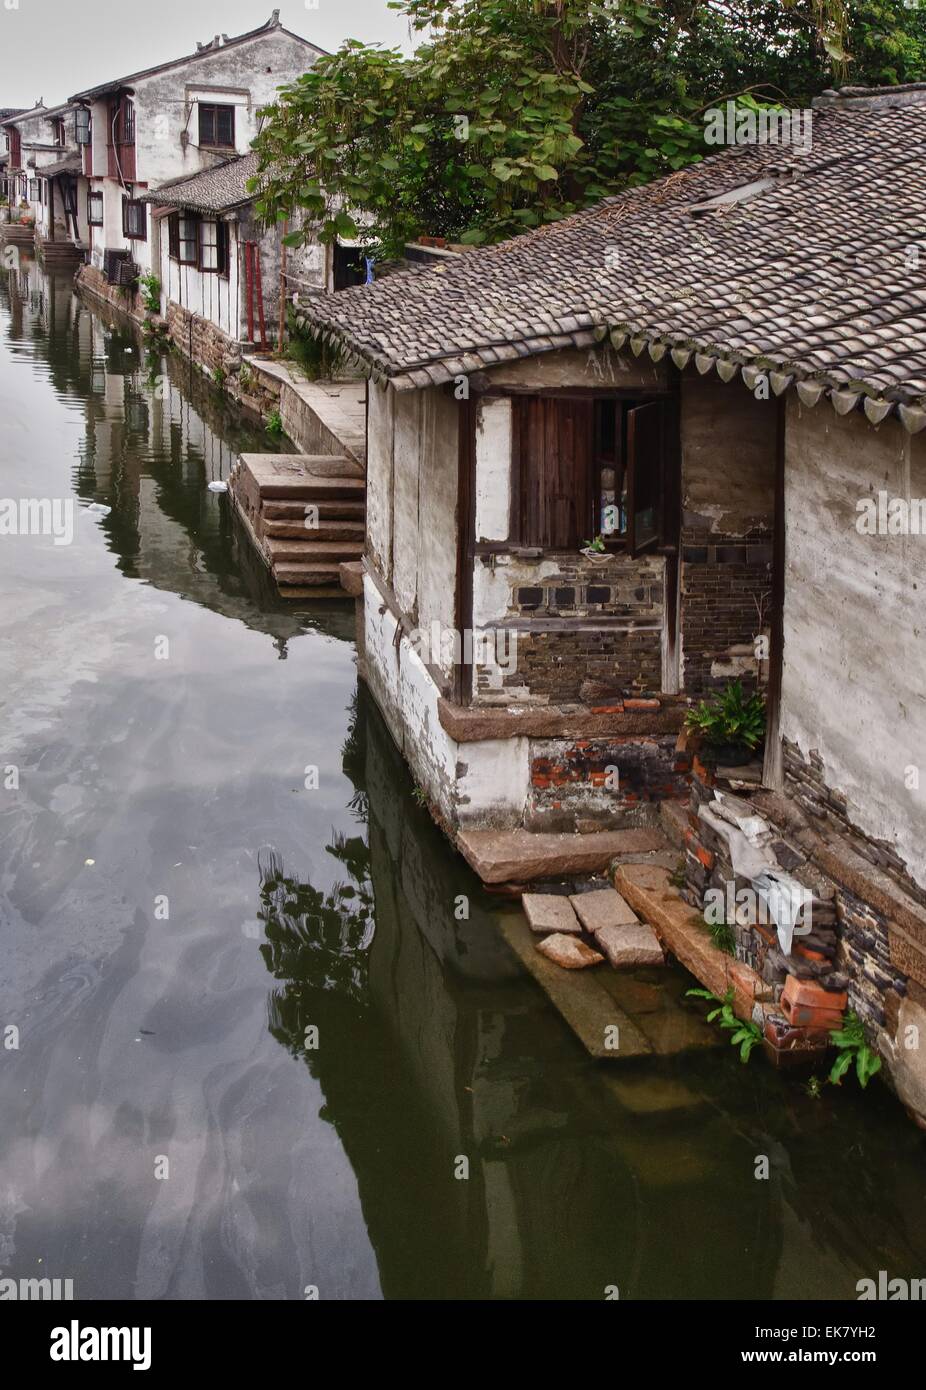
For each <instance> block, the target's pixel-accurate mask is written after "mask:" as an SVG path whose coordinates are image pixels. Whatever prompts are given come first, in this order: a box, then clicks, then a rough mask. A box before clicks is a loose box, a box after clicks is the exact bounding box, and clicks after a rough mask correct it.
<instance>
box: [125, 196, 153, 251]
mask: <svg viewBox="0 0 926 1390" xmlns="http://www.w3.org/2000/svg"><path fill="white" fill-rule="evenodd" d="M122 234H123V236H127V237H130V238H131V239H132V240H133V241H146V240H147V237H148V216H147V209H146V207H145V204H144V203H141V202H139V201H138V199H137V198H123V199H122Z"/></svg>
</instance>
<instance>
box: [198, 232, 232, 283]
mask: <svg viewBox="0 0 926 1390" xmlns="http://www.w3.org/2000/svg"><path fill="white" fill-rule="evenodd" d="M199 268H200V270H203V271H207V272H209V273H211V274H213V275H227V274H228V223H227V222H212V221H209V220H203V221H202V222H201V223H200V224H199Z"/></svg>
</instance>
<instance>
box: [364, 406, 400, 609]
mask: <svg viewBox="0 0 926 1390" xmlns="http://www.w3.org/2000/svg"><path fill="white" fill-rule="evenodd" d="M395 397H396V392H395V390H394V388H393V387H391V386H379V385H378V384H377V383H376V382H374V381H371V382H370V387H369V391H368V394H367V400H368V406H367V555H368V556H369V558H370V561H371V562H372V564H373V565H374V566H375V567H376V569H377V570H378V571H379V573H380V574H381V575H382V577H383V579H384V580H385V581H386V583H387V584H391V583H392V440H393V415H394V404H395Z"/></svg>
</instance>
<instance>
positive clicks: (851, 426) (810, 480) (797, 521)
mask: <svg viewBox="0 0 926 1390" xmlns="http://www.w3.org/2000/svg"><path fill="white" fill-rule="evenodd" d="M786 470H787V471H786V504H785V506H786V518H787V521H786V538H787V539H786V550H787V573H786V580H785V611H784V637H785V641H784V675H783V690H782V717H781V730H782V733H783V734H784V735H785V737H787V738H789V739H791V740H792V741H793V742H795V743H797V744H798V745H799V747H800V749H801V751H802V753H803V754H804V756H805V757H806V756H807V754H808V753H809V752H810V750H811V749H816V750H818V751H819V753H820V756H821V757H822V759H823V762H824V765H825V776H826V780H827V783H828V785H829V786H830V787H831V788H832V789H833V790H835V791H838V792H841V793H842V794H844V795H845V797H846V799H847V802H848V808H849V816H850V819H851V820H852V821H853V822H854V823H855V824H856V825H857V826H858V827H859V828H860V829H861V830H863V831H865V832H866V833H867V834H869V835H872V836H874V837H875V838H877V839H885V840H888V841H891V842H892V843H893V844H894V845H895V846H896V848H897V850H898V852H899V853H900V854H901V856H902V857H903V858H904V859H905V860H906V862H907V864H908V866H909V870H910V873H911V875H912V876H913V878H914V879H915V880H916V881H917V882H918V883H920V884H922V885H924V886H926V849H924V827H926V621H924V597H926V536H879V535H875V536H864V535H860V534H859V533H858V531H857V529H856V519H857V515H858V513H857V510H856V502H857V501H858V500H859V499H860V498H863V497H867V496H869V495H876V494H877V492H878V490H879V489H882V488H883V489H885V490H886V491H887V492H888V493H889V494H890V495H891V496H892V497H893V496H896V497H904V498H907V499H909V498H910V497H911V496H912V497H926V445H924V443H923V441H922V438H921V437H919V436H918V437H916V438H914V439H911V438H910V436H909V435H907V433H906V431H904V430H903V429H902V427H901V426H900V425H899V424H898V423H896V422H894V421H889V422H886V423H885V424H883V425H882V426H881V427H880V428H879V429H875V428H874V427H873V426H871V425H869V424H868V422H867V421H866V420H865V419H864V417H863V416H861V415H859V414H857V413H853V414H852V415H849V416H845V417H840V416H837V415H836V414H835V412H834V411H833V410H832V409H831V408H830V407H829V406H828V405H827V404H826V403H821V404H820V405H819V406H817V407H816V408H815V409H813V410H808V409H807V408H806V407H802V406H801V405H800V403H799V402H798V401H797V400H796V398H794V397H789V402H788V414H787V433H786ZM910 767H918V768H919V782H920V788H919V789H918V790H915V789H909V788H908V787H907V786H906V785H905V781H906V780H907V779H908V776H909V774H907V771H906V770H907V769H908V768H910Z"/></svg>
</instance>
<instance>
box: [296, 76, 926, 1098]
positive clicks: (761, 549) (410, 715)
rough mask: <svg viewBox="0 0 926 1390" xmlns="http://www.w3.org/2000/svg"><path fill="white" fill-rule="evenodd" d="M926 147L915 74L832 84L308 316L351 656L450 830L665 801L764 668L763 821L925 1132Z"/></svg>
mask: <svg viewBox="0 0 926 1390" xmlns="http://www.w3.org/2000/svg"><path fill="white" fill-rule="evenodd" d="M920 134H926V84H924V85H916V86H912V87H905V88H904V87H901V88H894V89H885V90H872V91H870V90H862V89H847V90H844V91H843V92H841V93H839V94H836V93H827V94H825V95H824V96H823V97H821V98H819V99H818V101H817V102H816V104H815V109H814V113H813V139H812V144H811V146H810V147H809V148H805V149H802V150H800V151H799V150H797V149H790V148H787V147H783V146H780V145H778V146H776V145H770V144H765V145H754V146H740V147H736V148H733V149H730V150H728V151H725V152H724V153H722V154H720V155H717V156H715V157H712V158H709V159H706V160H704V161H703V162H702V163H700V164H698V165H696V166H694V167H691V168H689V169H686V170H684V171H682V172H679V173H676V174H674V175H672V176H671V177H669V178H667V179H663V180H660V181H657V182H655V183H653V184H651V185H649V186H646V187H642V188H636V189H633V190H631V191H629V192H627V193H624V194H623V195H620V196H618V197H615V198H611V199H608V200H606V201H605V202H603V203H602V204H600V205H599V206H598V207H596V208H595V209H593V210H590V211H588V212H584V213H581V214H578V215H576V216H573V217H570V218H568V219H565V220H563V221H561V222H559V223H556V224H552V225H550V226H548V227H545V228H543V229H540V230H538V231H535V232H531V233H528V234H526V235H524V236H521V237H518V238H516V239H514V240H512V241H509V242H506V243H504V244H502V245H500V246H496V247H492V248H488V249H485V250H480V251H472V252H469V253H467V254H465V255H462V256H460V257H459V258H458V259H457V260H455V261H452V262H451V261H449V260H448V261H447V262H445V263H444V264H443V265H441V266H439V267H436V268H428V269H423V270H420V271H410V272H405V273H401V274H397V275H394V276H389V277H387V278H385V279H383V280H381V281H380V282H379V283H377V284H376V285H374V286H371V287H365V288H358V289H351V290H348V291H346V292H345V293H343V294H340V295H338V296H336V297H327V298H325V299H321V300H317V301H314V302H313V304H312V306H310V309H309V312H310V314H311V315H312V317H313V319H314V322H315V324H316V326H317V328H318V330H319V331H320V332H321V333H323V334H325V335H329V334H330V335H333V336H335V337H336V338H337V339H338V340H339V341H341V342H342V343H343V344H345V345H346V346H348V347H349V348H350V349H351V350H352V351H353V352H354V353H355V354H356V356H357V357H358V358H359V359H360V360H361V361H362V362H363V363H365V364H366V367H367V369H368V371H369V375H370V384H369V387H368V399H369V405H368V436H369V437H368V470H369V478H368V511H367V515H368V536H367V546H366V555H365V560H364V568H363V576H362V613H363V618H362V633H363V641H364V653H363V661H364V671H365V674H366V678H367V680H368V683H369V686H370V688H371V690H372V692H373V694H374V696H375V698H376V700H377V702H378V704H379V705H380V708H381V709H382V711H383V713H384V716H385V718H386V720H387V722H388V724H389V727H390V728H391V730H392V732H393V736H394V737H395V739H396V741H397V743H398V744H399V746H400V747H401V748H402V750H403V752H404V754H405V757H406V759H407V761H408V762H409V764H410V765H411V768H412V770H413V773H414V776H415V778H416V780H417V782H418V784H419V785H420V786H421V787H422V788H423V789H424V791H425V792H426V794H427V796H428V799H429V802H430V804H431V806H432V808H433V809H434V811H435V813H436V814H437V816H438V818H439V819H440V820H441V821H442V822H443V823H444V825H445V827H446V828H447V829H448V830H449V832H450V833H451V834H452V835H453V836H454V838H455V839H456V840H457V843H459V844H460V845H461V846H462V847H463V848H464V851H466V847H467V837H468V836H469V835H470V834H471V832H472V831H473V829H474V828H477V829H478V828H480V827H494V828H495V829H496V830H497V831H503V830H514V829H517V828H520V829H522V830H525V829H526V830H560V831H562V830H568V829H573V830H579V831H583V832H586V836H585V838H588V837H589V835H590V834H592V833H594V832H595V831H596V829H601V828H603V827H607V826H619V825H626V824H634V823H637V822H638V820H639V818H640V817H641V816H642V815H644V814H646V813H647V812H648V811H652V810H653V809H654V808H655V807H656V806H657V804H659V803H661V804H662V805H663V806H671V805H672V804H673V801H674V802H675V804H677V805H680V806H681V805H683V804H684V799H685V798H687V797H688V795H689V786H688V783H689V780H690V771H689V768H688V764H687V762H686V761H685V760H684V759H682V758H680V757H679V754H678V749H677V734H678V731H679V730H680V729H681V727H682V723H683V719H684V710H685V706H686V705H687V704H689V703H690V702H691V700H692V698H693V697H697V696H700V695H702V694H703V693H704V692H706V691H710V690H712V689H716V688H718V687H720V686H723V685H725V684H726V683H727V681H728V680H729V679H730V677H731V676H734V675H740V676H742V677H743V678H744V679H745V680H746V681H750V680H751V681H761V683H762V684H763V686H764V688H765V689H766V692H767V700H768V729H767V739H766V753H765V764H764V770H763V776H762V786H761V787H760V788H758V789H757V791H756V801H755V803H754V804H755V806H756V808H761V813H762V815H763V816H765V817H766V818H767V820H768V823H769V824H770V825H771V826H772V829H773V831H774V833H775V834H777V835H779V837H780V842H781V845H782V849H781V851H780V852H781V855H782V856H783V857H782V861H781V862H785V861H786V860H787V861H788V862H789V863H790V862H791V861H793V863H794V864H799V863H803V862H804V861H805V860H806V861H807V862H808V863H809V862H810V860H812V861H813V873H814V874H815V875H816V878H815V881H820V882H822V883H824V885H828V891H829V892H830V893H833V894H835V895H836V897H837V901H838V903H839V912H840V916H839V921H840V923H841V924H842V926H841V930H842V931H843V937H842V944H841V946H840V950H841V951H842V952H843V956H844V964H845V966H846V970H847V972H848V974H849V977H850V989H849V997H850V1002H851V1005H852V1007H855V1008H857V1009H858V1010H859V1011H860V1013H861V1014H862V1016H863V1017H864V1018H865V1019H866V1021H867V1022H868V1023H870V1024H871V1025H872V1027H874V1028H877V1029H879V1030H882V1036H881V1042H882V1044H883V1046H882V1051H883V1052H884V1054H885V1055H889V1056H892V1057H893V1058H894V1069H895V1071H896V1073H897V1075H898V1076H899V1077H900V1078H901V1079H900V1080H899V1081H898V1086H899V1087H900V1089H901V1090H902V1092H904V1091H905V1093H906V1095H907V1097H908V1099H909V1098H910V1097H911V1096H912V1097H913V1100H912V1101H911V1105H912V1108H914V1109H915V1110H917V1112H918V1113H919V1114H921V1115H924V1114H926V1074H924V1069H923V1066H922V1065H921V1064H920V1063H919V1053H918V1052H915V1051H914V1052H910V1053H904V1051H903V1046H906V1044H903V1045H902V1044H901V1043H900V1041H899V1039H900V1036H901V1031H902V1027H901V1025H903V1028H905V1029H907V1030H908V1031H907V1032H906V1033H905V1034H904V1036H905V1037H912V1036H913V1033H910V1032H909V1029H910V1028H911V1027H912V1028H913V1029H914V1032H916V1030H917V1029H918V1028H919V1026H920V1024H922V1025H924V1026H926V854H924V850H923V825H924V799H926V769H924V767H923V749H924V747H926V648H924V640H923V621H922V593H923V585H924V583H926V563H924V555H926V551H924V547H926V534H924V531H926V526H924V525H923V520H924V515H926V502H924V498H926V452H924V445H923V438H924V436H923V435H922V433H921V431H922V429H923V427H924V426H926V273H924V269H923V266H922V264H921V260H920V257H921V256H922V254H923V251H924V250H926V246H924V244H923V242H922V217H923V213H924V211H926V196H924V188H926V184H924V177H923V175H922V172H921V170H920V168H919V166H918V165H917V164H916V163H915V161H912V160H911V158H910V151H911V149H913V148H916V146H917V143H918V137H919V135H920ZM596 535H600V536H601V537H602V541H601V545H603V547H604V554H603V556H596V555H594V554H592V555H588V554H585V553H583V552H584V551H585V550H586V549H587V546H586V544H585V543H586V542H587V541H589V540H590V539H593V538H594V537H595V536H596ZM470 634H473V635H472V636H471V637H470V641H471V644H472V645H471V647H470V648H468V647H467V637H468V635H470ZM514 634H516V643H514V642H513V641H512V638H513V636H514ZM486 637H488V639H490V640H488V641H486V640H480V639H485V638H486ZM512 658H513V659H512ZM609 769H616V770H617V771H618V773H619V776H617V777H614V778H609V776H608V775H607V774H608V770H609ZM691 814H692V818H693V825H694V827H695V828H694V829H692V828H691V825H689V824H688V822H686V820H685V817H684V814H682V815H681V817H680V819H681V826H682V831H681V836H682V840H683V842H684V839H685V838H687V839H688V840H689V841H690V840H691V837H692V836H694V837H695V840H696V845H695V847H696V849H697V850H698V851H699V854H700V859H699V860H697V861H695V871H696V873H695V875H694V876H692V875H690V884H689V886H690V887H693V888H694V889H695V890H696V891H697V890H699V888H703V885H704V875H705V874H706V873H707V869H705V868H704V865H705V864H707V865H710V864H712V863H713V861H714V855H713V852H709V851H708V850H707V849H706V848H705V846H704V840H703V836H702V837H701V838H700V839H699V838H698V836H699V835H700V833H701V830H702V829H703V821H702V820H699V815H698V812H697V811H696V810H693V811H692V813H691ZM663 819H664V817H663ZM705 833H706V832H705ZM575 838H576V839H577V841H581V840H582V838H583V837H582V836H578V837H575ZM786 840H787V844H786V843H785V841H786ZM471 857H472V856H471ZM689 858H690V859H691V858H692V856H691V855H689ZM697 874H700V875H701V879H700V882H699V881H698V879H697ZM511 877H514V878H515V879H516V878H517V873H516V872H515V871H512V874H511ZM895 1054H896V1055H895Z"/></svg>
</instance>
